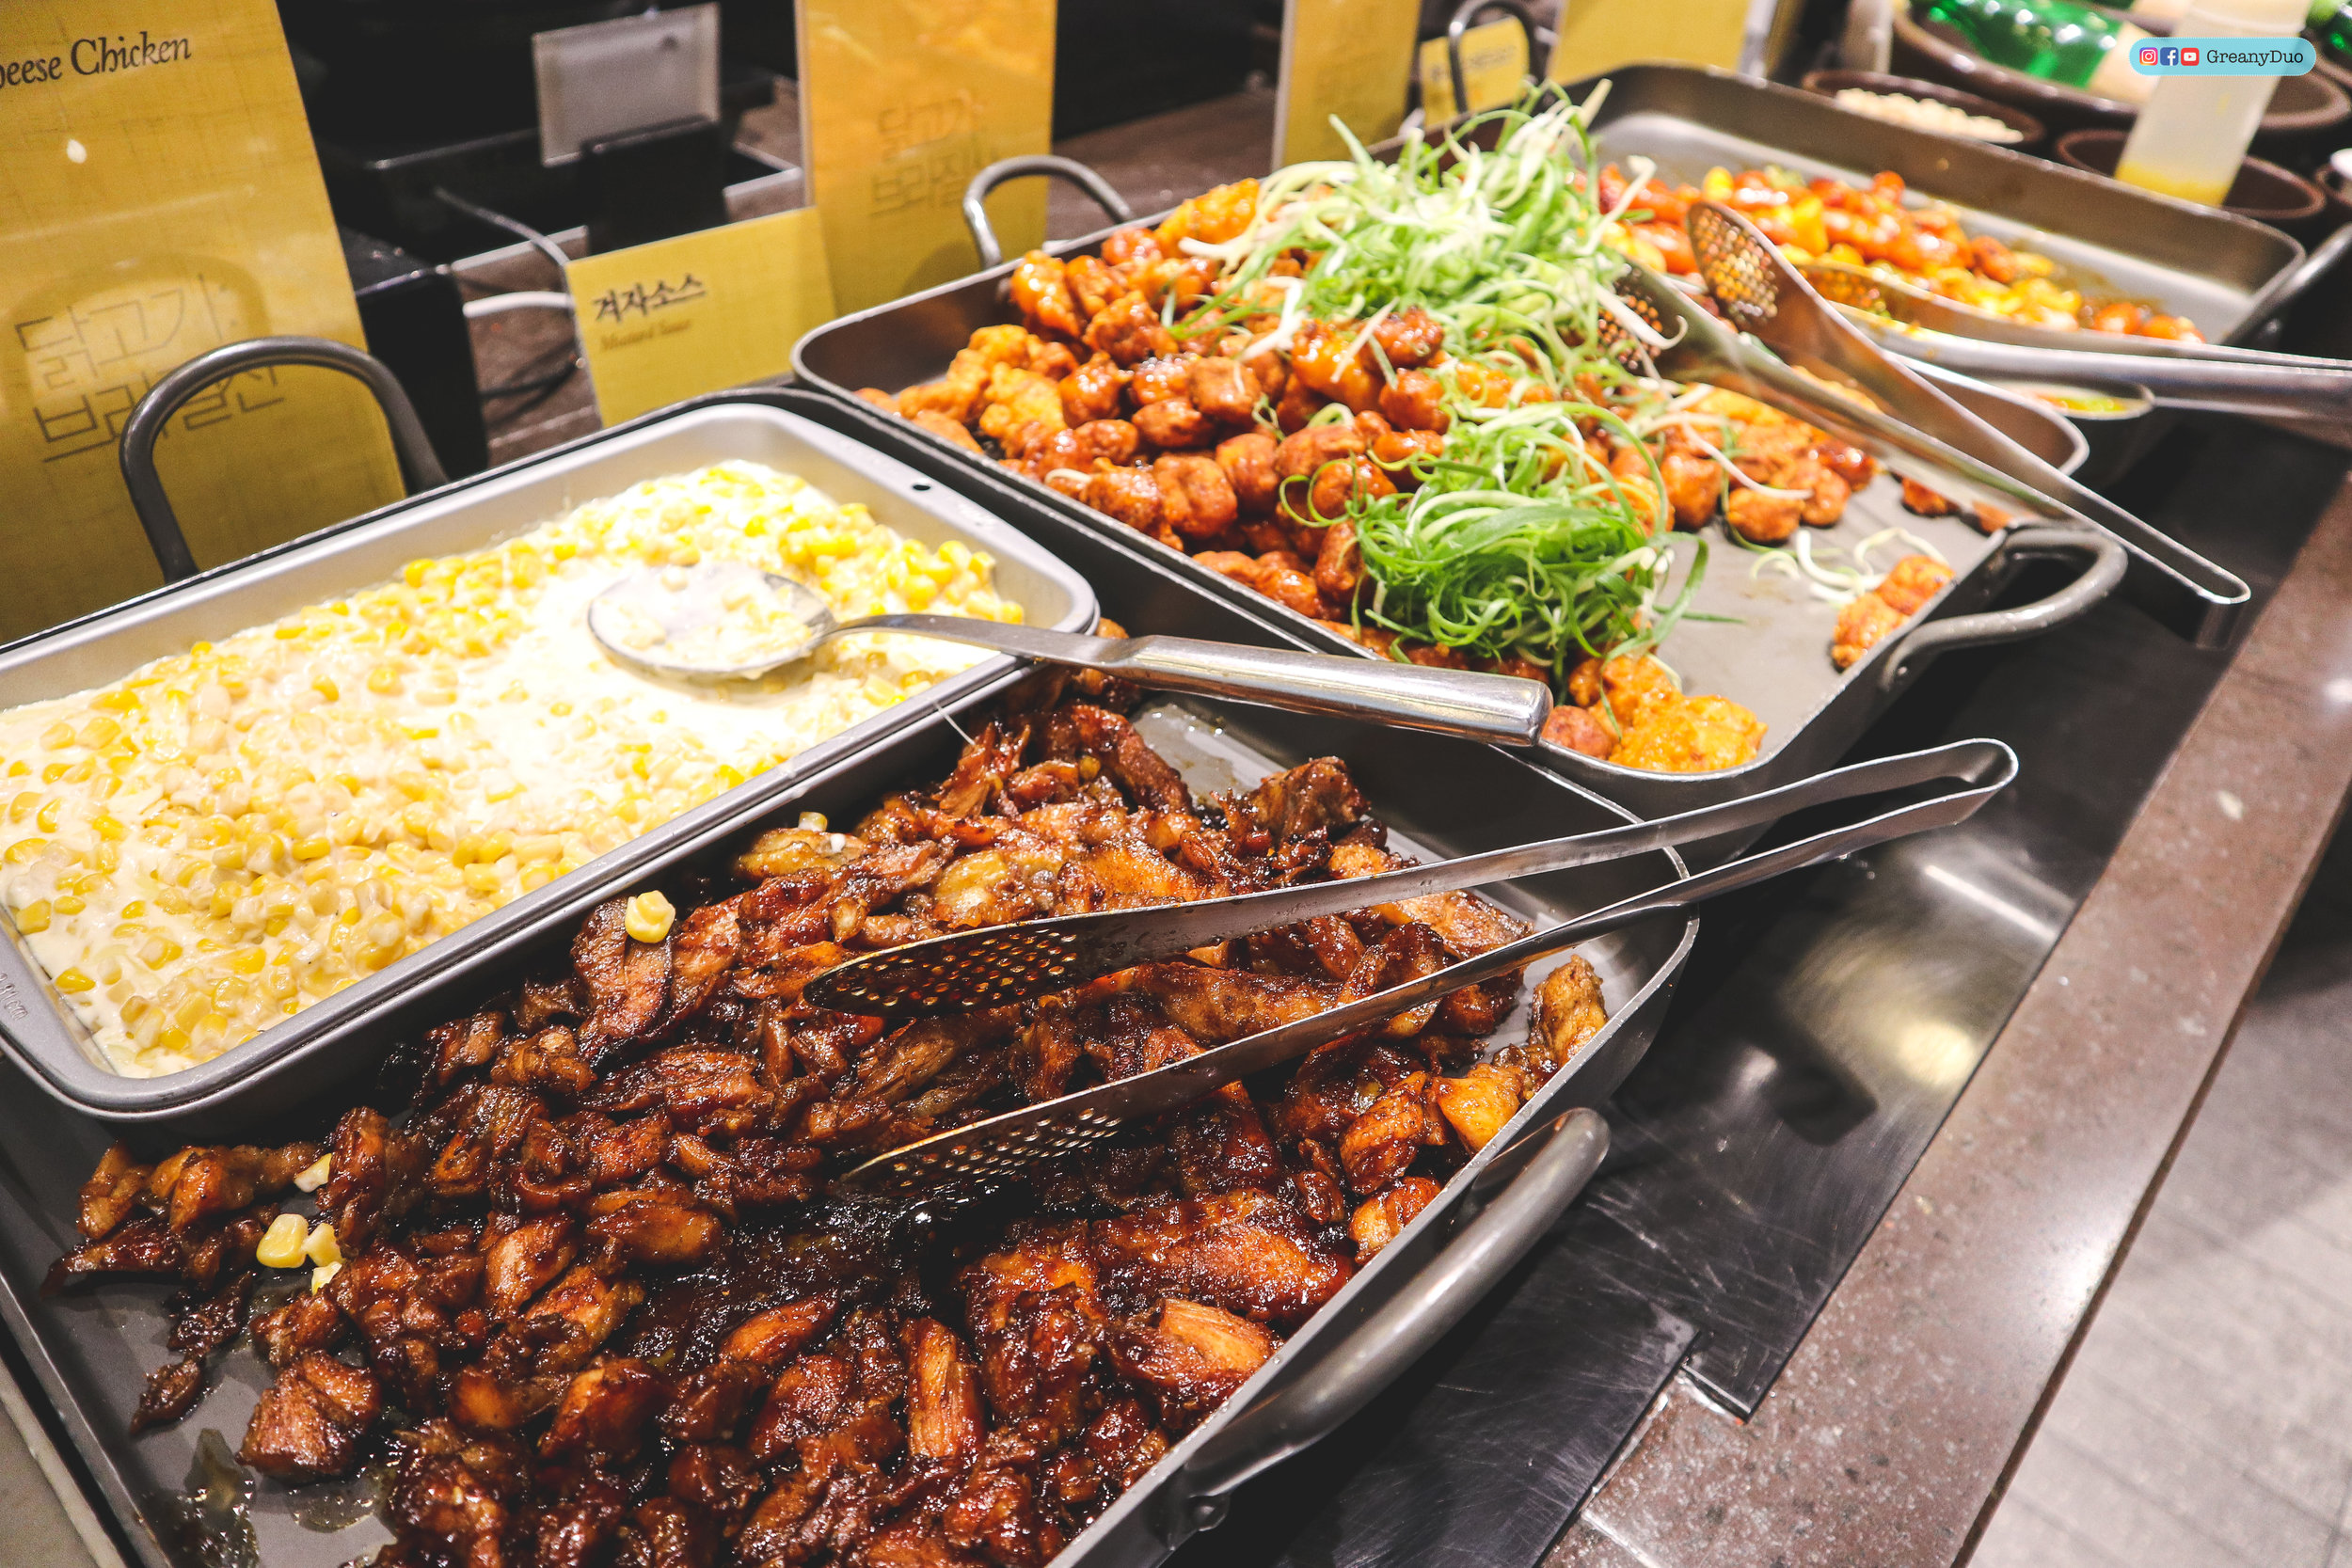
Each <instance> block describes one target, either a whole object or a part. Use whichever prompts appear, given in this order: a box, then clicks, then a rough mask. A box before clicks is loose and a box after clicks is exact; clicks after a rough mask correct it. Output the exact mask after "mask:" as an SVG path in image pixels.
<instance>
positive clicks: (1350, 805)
mask: <svg viewBox="0 0 2352 1568" xmlns="http://www.w3.org/2000/svg"><path fill="white" fill-rule="evenodd" d="M1234 809H1239V810H1241V811H1244V812H1246V813H1247V814H1248V819H1249V820H1250V821H1251V822H1253V823H1255V824H1257V825H1258V826H1259V827H1261V828H1263V829H1264V831H1265V832H1267V833H1269V834H1270V835H1272V836H1273V838H1274V839H1275V841H1276V842H1278V843H1279V842H1282V841H1284V840H1289V839H1296V838H1304V837H1305V836H1306V835H1307V834H1309V833H1311V832H1327V833H1330V834H1332V835H1333V836H1337V835H1338V834H1339V833H1340V832H1343V831H1344V830H1345V829H1348V828H1352V827H1354V826H1355V825H1356V824H1357V823H1359V822H1360V821H1362V820H1363V819H1364V817H1365V816H1366V815H1367V814H1368V813H1369V812H1370V810H1371V807H1370V805H1369V804H1368V803H1367V802H1366V801H1365V800H1364V798H1363V796H1362V795H1361V794H1360V793H1359V792H1358V790H1357V788H1356V781H1355V780H1354V778H1352V777H1351V776H1350V775H1349V773H1348V770H1347V764H1346V763H1345V762H1344V761H1343V760H1342V759H1341V758H1338V757H1314V758H1311V759H1310V760H1308V761H1306V762H1302V763H1300V764H1299V765H1298V766H1297V767H1295V768H1284V769H1283V770H1282V771H1280V772H1279V773H1270V774H1268V775H1267V776H1266V777H1265V778H1263V779H1262V780H1260V781H1259V783H1258V785H1257V787H1256V788H1254V789H1252V790H1251V791H1250V792H1249V793H1248V795H1247V796H1246V797H1244V798H1243V799H1242V800H1239V801H1237V802H1234V803H1233V804H1232V805H1229V807H1228V810H1229V812H1230V811H1232V810H1234Z"/></svg>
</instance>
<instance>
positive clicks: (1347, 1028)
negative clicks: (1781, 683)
mask: <svg viewBox="0 0 2352 1568" xmlns="http://www.w3.org/2000/svg"><path fill="white" fill-rule="evenodd" d="M2016 775H2017V757H2016V754H2015V753H2014V752H2011V751H2010V749H2009V748H2008V747H2007V746H2004V745H2002V744H2001V743H2000V742H1998V741H1994V740H1963V741H1956V742H1953V743H1952V744H1949V745H1946V746H1939V747H1935V748H1933V749H1931V750H1929V751H1924V752H1909V753H1906V754H1904V755H1901V756H1893V757H1884V758H1881V759H1879V760H1877V761H1874V762H1865V763H1857V764H1855V765H1853V766H1851V767H1848V768H1835V769H1833V770H1831V771H1829V772H1826V773H1821V774H1817V775H1816V776H1814V777H1812V778H1810V779H1804V780H1800V781H1799V782H1798V783H1795V784H1786V785H1783V786H1782V787H1780V788H1778V789H1771V790H1765V791H1762V792H1759V793H1758V794H1756V795H1752V796H1750V797H1748V798H1746V799H1745V800H1734V801H1730V802H1727V803H1725V804H1723V805H1718V806H1708V807H1706V808H1704V809H1702V810H1698V811H1691V812H1684V813H1682V814H1680V815H1679V816H1668V817H1663V818H1661V819H1660V820H1658V821H1655V822H1634V823H1628V824H1627V825H1625V826H1624V827H1620V828H1609V829H1604V830H1602V831H1600V832H1591V833H1581V834H1577V835H1575V836H1573V837H1568V838H1557V839H1550V840H1547V841H1545V842H1543V843H1540V844H1530V845H1522V846H1520V847H1517V848H1511V849H1497V850H1491V851H1488V852H1487V853H1485V854H1479V855H1466V856H1463V857H1461V858H1459V859H1457V860H1450V861H1441V862H1438V863H1436V864H1433V865H1421V866H1413V867H1409V868H1407V869H1405V870H1402V871H1391V872H1384V873H1382V874H1380V875H1378V876H1374V877H1359V878H1351V879H1344V880H1339V881H1330V882H1315V883H1311V884H1309V885H1306V886H1303V887H1290V888H1276V889H1273V890H1270V891H1267V892H1263V893H1248V894H1242V895H1237V896H1234V897H1231V898H1213V899H1204V900H1201V901H1200V902H1197V903H1191V904H1179V905H1172V906H1170V905H1162V906H1157V907H1153V908H1149V909H1140V910H1106V911H1097V912H1095V913H1091V914H1078V915H1069V916H1063V917H1060V918H1053V919H1045V920H1030V921H1022V922H1020V923H1017V924H1014V925H1009V926H996V927H986V928H983V929H980V930H977V931H968V932H959V933H956V934H953V935H949V936H944V937H933V938H931V939H930V940H928V941H924V942H910V943H908V944H907V945H906V946H904V947H897V948H892V949H889V950H888V951H885V952H881V953H875V954H870V955H868V956H866V957H865V958H856V959H852V960H851V961H850V962H849V963H846V964H841V965H838V966H836V967H835V968H833V969H831V970H828V971H826V972H825V973H824V974H821V975H818V977H817V978H816V979H815V980H813V981H811V982H810V984H809V987H808V989H807V990H806V991H805V992H804V993H803V994H804V995H805V996H806V998H807V999H808V1000H809V1001H811V1002H813V1003H815V1004H817V1005H818V1006H823V1007H832V1008H835V1009H837V1010H839V1011H843V1012H850V1013H861V1014H867V1015H873V1014H879V1015H882V1016H883V1017H888V1018H905V1017H923V1016H929V1015H935V1014H939V1013H954V1012H964V1011H969V1010H972V1009H975V1008H979V1007H990V1006H1002V1005H1004V1004H1006V1003H1009V1002H1013V1001H1018V1000H1021V999H1023V998H1026V997H1033V996H1041V995H1045V994H1047V993H1050V992H1054V991H1059V990H1068V989H1070V988H1071V987H1073V986H1076V985H1080V984H1083V983H1084V982H1085V981H1087V980H1089V979H1092V978H1095V977H1096V976H1098V975H1102V974H1110V973H1113V972H1114V971H1117V970H1120V969H1125V968H1129V967H1131V966H1133V965H1136V964H1138V963H1144V962H1148V961H1150V960H1152V959H1154V958H1173V957H1175V956H1177V955H1178V954H1182V953H1187V952H1190V951H1192V950H1193V949H1194V948H1197V947H1201V946H1205V945H1208V944H1209V943H1212V942H1220V941H1223V940H1224V939H1226V938H1228V937H1237V936H1246V935H1249V934H1251V933H1254V932H1259V931H1266V930H1271V929H1273V928H1275V927H1279V926H1288V925H1291V924H1294V923H1295V922H1297V921H1301V920H1307V919H1311V918H1312V917H1314V916H1316V915H1327V914H1341V913H1345V912H1346V911H1351V910H1363V909H1370V908H1373V907H1375V906H1378V905H1382V904H1387V903H1391V902H1393V901H1395V900H1397V899H1402V898H1413V897H1419V896H1422V895H1428V894H1434V893H1445V892H1451V891H1454V890H1456V889H1460V888H1469V887H1478V886H1482V885H1485V884H1487V883H1492V882H1500V881H1505V880H1508V879H1513V878H1517V877H1528V876H1534V875H1536V874H1538V873H1542V872H1549V871H1560V870H1565V869H1567V868H1569V867H1572V866H1579V865H1590V864H1593V863H1597V862H1600V861H1610V860H1619V859H1623V858H1625V857H1626V856H1629V855H1635V854H1641V853H1645V852H1646V851H1649V850H1653V849H1660V848H1664V847H1668V846H1672V845H1677V844H1689V843H1692V842H1694V841H1697V840H1701V839H1708V838H1715V837H1718V836H1720V835H1722V834H1724V833H1727V832H1736V831H1738V830H1740V829H1742V828H1751V827H1756V826H1757V825H1759V824H1762V823H1766V822H1771V821H1773V820H1775V819H1776V818H1779V817H1782V816H1787V815H1788V814H1789V813H1791V812H1796V811H1801V810H1804V809H1806V808H1808V807H1814V806H1821V805H1827V804H1831V803H1833V802H1836V801H1840V800H1852V799H1855V798H1857V797H1861V796H1867V795H1876V794H1881V793H1883V792H1886V791H1889V790H1898V789H1915V788H1917V787H1919V786H1923V785H1927V784H1934V783H1937V782H1939V781H1950V782H1952V783H1953V784H1955V785H1956V787H1952V788H1948V789H1945V790H1942V791H1940V792H1938V793H1935V794H1933V795H1930V796H1928V797H1926V798H1924V799H1919V800H1912V801H1909V802H1907V803H1904V804H1899V805H1897V806H1894V807H1891V808H1890V809H1888V810H1885V811H1883V812H1881V813H1880V814H1878V815H1877V816H1871V817H1868V818H1867V819H1865V820H1863V821H1860V822H1856V823H1852V824H1851V825H1849V826H1847V827H1843V828H1837V829H1833V830H1831V831H1828V832H1820V833H1815V834H1812V835H1810V836H1808V837H1805V838H1801V839H1798V840H1796V841H1795V842H1793V843H1790V844H1786V845H1782V846H1780V847H1776V848H1772V849H1767V850H1764V851H1761V852H1759V853H1756V854H1752V855H1747V856H1744V857H1742V858H1740V859H1738V860H1734V861H1730V862H1727V863H1724V864H1723V865H1720V866H1717V867H1715V868H1713V869H1712V870H1708V871H1703V872H1700V873H1698V874H1697V875H1696V876H1692V877H1688V878H1685V879H1682V880H1680V881H1676V882H1670V883H1667V884H1666V885H1665V886H1662V887H1658V888H1653V889H1650V890H1649V891H1647V892H1645V893H1639V894H1635V895H1632V896H1631V897H1629V898H1623V899H1620V900H1618V901H1617V902H1615V903H1613V904H1611V905H1608V906H1607V907H1606V908H1603V909H1599V910H1595V911H1592V912H1591V913H1589V914H1583V915H1580V916H1578V917H1577V918H1575V919H1573V920H1570V921H1567V922H1565V924H1562V925H1559V926H1553V927H1549V928H1547V929H1544V930H1541V931H1536V932H1534V933H1533V934H1531V935H1529V936H1525V937H1521V938H1520V939H1518V941H1516V942H1506V943H1504V944H1503V945H1502V946H1500V947H1497V948H1494V949H1492V950H1490V951H1488V952H1486V953H1482V954H1480V955H1478V956H1477V957H1475V958H1466V959H1463V960H1462V961H1460V962H1458V963H1454V964H1451V965H1448V966H1447V967H1446V968H1443V969H1440V970H1438V971H1437V972H1435V973H1434V974H1426V975H1423V976H1422V977H1421V978H1419V979H1415V980H1410V981H1407V982H1406V983H1404V984H1402V985H1397V986H1391V987H1390V988H1389V989H1387V990H1380V991H1375V992H1374V993H1373V994H1372V995H1370V996H1366V997H1363V998H1362V999H1360V1000H1359V1001H1355V1002H1350V1003H1346V1004H1344V1005H1343V1006H1337V1007H1333V1008H1331V1009H1330V1010H1328V1011H1327V1012H1322V1013H1318V1014H1316V1015H1315V1016H1314V1017H1312V1018H1309V1019H1304V1020H1301V1021H1300V1022H1295V1023H1291V1024H1286V1025H1283V1026H1282V1027H1279V1028H1276V1029H1269V1030H1265V1031H1263V1032H1262V1033H1259V1034H1255V1035H1250V1036H1247V1037H1243V1038H1241V1039H1238V1040H1234V1041H1232V1042H1231V1043H1230V1044H1226V1045H1222V1046H1218V1047H1216V1049H1214V1050H1210V1051H1204V1052H1202V1053H1200V1054H1199V1055H1197V1056H1190V1057H1187V1058H1185V1059H1184V1060H1183V1061H1180V1062H1175V1063H1171V1064H1169V1065H1168V1066H1167V1067H1163V1068H1158V1069H1154V1070H1152V1071H1150V1072H1144V1073H1138V1074H1136V1076H1134V1077H1131V1078H1122V1079H1118V1080H1116V1081H1114V1082H1112V1083H1108V1084H1104V1085H1098V1086H1096V1087H1093V1088H1089V1089H1083V1090H1080V1091H1079V1092H1077V1093H1075V1094H1067V1095H1063V1096H1061V1097H1059V1098H1058V1099H1055V1100H1049V1101H1043V1102H1041V1103H1039V1104H1036V1105H1030V1106H1025V1107H1024V1108H1022V1109H1020V1110H1016V1111H1008V1112H1005V1113H1003V1114H1002V1115H999V1116H993V1117H987V1118H985V1119H983V1120H980V1121H977V1122H973V1123H970V1124H968V1125H966V1126H963V1127H959V1128H955V1129H952V1130H950V1131H948V1132H940V1133H936V1134H934V1135H932V1136H930V1137H928V1138H924V1139H921V1140H919V1141H917V1142H915V1143H912V1144H908V1145H906V1146H904V1147H903V1148H897V1149H893V1150H891V1151H890V1152H888V1153H886V1154H882V1155H880V1156H877V1157H876V1158H874V1159H872V1160H868V1161H866V1163H865V1164H862V1165H859V1166H857V1167H855V1168H854V1169H852V1170H850V1171H849V1172H848V1173H846V1174H845V1175H843V1176H842V1177H841V1178H840V1179H839V1180H837V1181H836V1182H835V1183H834V1185H835V1188H836V1189H837V1190H850V1191H855V1190H861V1189H863V1190H869V1191H896V1192H902V1193H911V1192H919V1191H922V1190H925V1189H928V1188H930V1187H934V1186H942V1185H948V1184H955V1183H977V1184H980V1185H989V1184H993V1183H996V1182H1000V1181H1003V1180H1009V1179H1012V1178H1016V1177H1018V1176H1020V1175H1021V1174H1022V1173H1023V1172H1024V1171H1025V1170H1026V1169H1027V1168H1028V1167H1030V1166H1031V1165H1034V1164H1039V1163H1041V1162H1043V1161H1047V1160H1052V1159H1057V1158H1059V1157H1061V1156H1063V1155H1066V1154H1071V1153H1074V1152H1076V1151H1078V1150H1080V1149H1083V1148H1087V1147H1088V1146H1089V1145H1091V1144H1094V1143H1097V1142H1100V1141H1101V1140H1103V1139H1104V1138H1107V1137H1109V1136H1111V1135H1112V1134H1113V1133H1115V1132H1118V1131H1119V1129H1120V1127H1122V1126H1124V1125H1126V1124H1127V1123H1129V1122H1132V1121H1135V1120H1137V1119H1139V1118H1142V1117H1152V1116H1157V1115H1160V1114H1162V1113H1164V1112H1168V1111H1172V1110H1176V1109H1179V1108H1181V1107H1183V1106H1184V1105H1187V1104H1190V1103H1191V1102H1192V1101H1195V1100H1198V1099H1200V1097H1201V1096H1203V1095H1205V1094H1208V1093H1210V1092H1212V1091H1213V1090H1215V1089H1216V1088H1218V1087H1220V1086H1221V1085H1226V1084H1230V1083H1232V1082H1233V1081H1235V1080H1236V1079H1239V1078H1242V1077H1245V1076H1247V1075H1248V1074H1249V1073H1252V1072H1256V1071H1258V1070H1259V1069H1263V1068H1267V1067H1271V1066H1273V1065H1275V1064H1276V1063H1278V1062H1284V1061H1288V1060H1290V1059H1291V1058H1292V1057H1294V1056H1298V1055H1301V1054H1303V1053H1306V1052H1308V1051H1311V1050H1312V1049H1313V1048H1315V1047H1316V1046H1318V1045H1323V1044H1326V1043H1327V1042H1329V1041H1332V1040H1336V1039H1340V1038H1342V1037H1345V1036H1348V1035H1352V1034H1355V1033H1358V1032H1359V1031H1360V1030H1364V1029H1368V1028H1371V1027H1373V1026H1374V1025H1376V1024H1378V1023H1380V1022H1383V1021H1385V1020H1387V1019H1389V1018H1391V1017H1392V1016H1393V1015H1395V1014H1397V1013H1401V1012H1404V1011H1406V1010H1407V1009H1409V1008H1412V1007H1414V1006H1419V1005H1420V1004H1422V1003H1423V1002H1429V1001H1434V1000H1436V999H1437V998H1439V997H1442V996H1445V995H1448V994H1450V993H1451V992H1454V991H1456V990H1461V989H1462V988H1463V987H1465V986H1470V985H1475V984H1477V983H1478V982H1480V981H1482V980H1489V979H1492V978H1494V977H1495V976H1497V975H1500V974H1508V973H1510V972H1511V971H1513V970H1515V969H1518V968H1519V967H1520V966H1521V965H1524V964H1527V963H1531V962H1533V961H1534V960H1535V959H1537V958H1547V957H1549V956H1550V955H1551V954H1554V953H1558V952H1561V951H1563V950H1565V949H1566V948H1569V947H1573V946H1575V945H1576V944H1577V943H1578V942H1585V941H1588V940H1590V939H1591V938H1594V937H1597V936H1603V935H1606V934H1607V933H1609V932H1611V931H1615V930H1619V929H1622V928H1623V927H1628V926H1630V925H1633V924H1635V923H1636V922H1639V921H1644V920H1649V919H1653V918H1656V917H1658V916H1661V915H1674V914H1681V913H1685V912H1687V911H1690V910H1692V909H1693V908H1695V907H1697V906H1698V905H1699V904H1702V903H1704V902H1706V901H1707V900H1708V899H1709V898H1713V897H1717V896H1719V895H1723V894H1725V893H1730V892H1733V891H1735V890H1737V889H1740V888H1745V887H1752V886H1754V885H1755V884H1756V883H1758V882H1761V881H1765V880H1767V879H1771V878H1773V877H1777V876H1779V875H1781V874H1782V873H1784V872H1788V871H1794V870H1797V869H1799V868H1800V867H1803V866H1807V865H1813V864H1816V863H1820V862H1821V861H1825V860H1834V859H1836V857H1838V856H1840V855H1846V854H1851V852H1853V851H1854V850H1856V849H1862V848H1867V847H1869V846H1871V845H1874V844H1883V843H1886V842H1887V841H1889V840H1890V839H1896V838H1901V837H1903V836H1905V835H1907V834H1910V833H1915V832H1924V831H1926V830H1928V829H1931V828H1940V827H1946V826H1948V825H1950V824H1952V823H1955V822H1961V821H1964V820H1966V819H1967V818H1968V817H1969V816H1972V815H1974V814H1975V812H1976V810H1977V808H1978V807H1979V806H1980V805H1982V804H1983V803H1984V802H1985V801H1986V800H1990V799H1991V798H1992V797H1993V796H1994V795H1995V794H1997V793H1998V792H1999V791H2000V790H2001V789H2002V788H2003V787H2005V786H2006V785H2007V784H2009V783H2010V780H2011V779H2013V778H2015V777H2016Z"/></svg>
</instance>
